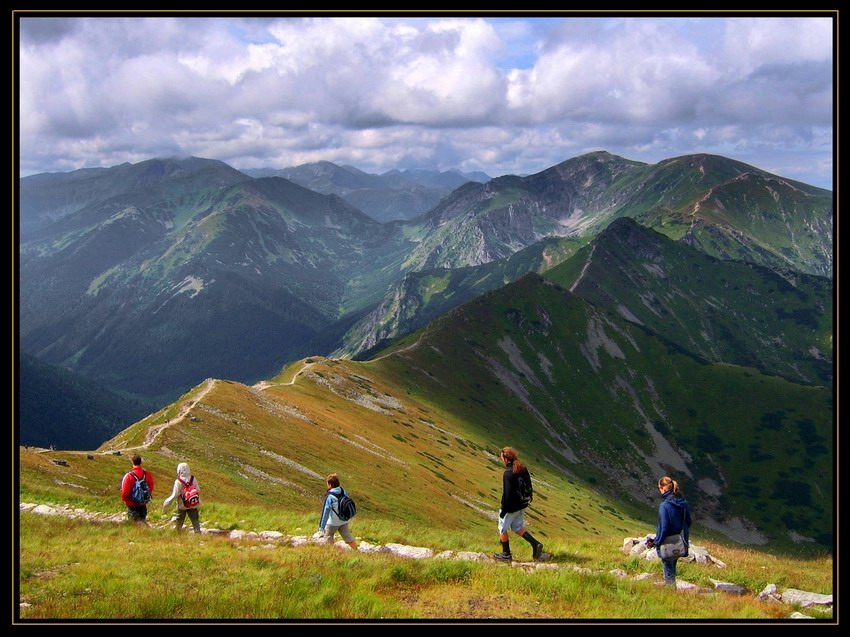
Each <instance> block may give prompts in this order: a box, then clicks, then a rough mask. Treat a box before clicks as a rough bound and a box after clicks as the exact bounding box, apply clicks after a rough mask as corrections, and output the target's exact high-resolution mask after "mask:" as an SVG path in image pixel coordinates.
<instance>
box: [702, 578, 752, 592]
mask: <svg viewBox="0 0 850 637" xmlns="http://www.w3.org/2000/svg"><path fill="white" fill-rule="evenodd" d="M709 579H711V578H709ZM711 583H712V584H714V589H715V590H718V591H724V592H726V593H732V594H733V595H743V594H744V593H746V592H747V589H746V588H744V587H743V586H740V585H738V584H732V583H731V582H721V581H719V580H716V579H712V580H711Z"/></svg>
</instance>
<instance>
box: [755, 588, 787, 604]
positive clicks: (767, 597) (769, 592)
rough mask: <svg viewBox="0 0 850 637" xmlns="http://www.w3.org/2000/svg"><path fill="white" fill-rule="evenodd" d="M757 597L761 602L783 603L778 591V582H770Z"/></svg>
mask: <svg viewBox="0 0 850 637" xmlns="http://www.w3.org/2000/svg"><path fill="white" fill-rule="evenodd" d="M757 599H758V600H759V601H761V602H774V603H776V604H781V603H782V600H781V599H780V598H779V595H777V593H776V584H768V585H767V586H765V587H764V590H763V591H762V592H761V593H759V594H758V596H757Z"/></svg>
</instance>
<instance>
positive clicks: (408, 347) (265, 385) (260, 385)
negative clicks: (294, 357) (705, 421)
mask: <svg viewBox="0 0 850 637" xmlns="http://www.w3.org/2000/svg"><path fill="white" fill-rule="evenodd" d="M430 327H431V326H430V324H429V325H428V327H426V328H425V330H424V331H423V332H422V333H421V334H420V335H419V338H417V339H416V340H415V341H414V342H413V343H411V344H410V345H406V346H405V347H402V348H401V349H396V350H393V351H392V352H388V353H386V354H383V355H381V356H378V357H377V358H372V359H370V360H368V361H363V362H364V363H374V362H375V361H379V360H381V359H382V358H386V357H388V356H393V355H395V354H399V353H401V352H406V351H408V350H411V349H413V348H415V347H418V346H419V343H421V342H422V338H423V337H424V336H425V334H427V333H428V330H429V329H430ZM316 362H317V361H311V362H309V363H308V362H304V363H303V364H302V365H301V369H299V370H298V371H297V372H295V375H294V376H293V377H292V380H288V381H286V382H285V383H272V382H269V381H267V380H261V381H260V382H259V383H255V384H254V385H252V387H253V388H254V389H258V390H260V391H263V390H264V389H268V388H269V387H280V386H281V385H294V384H295V381H296V379H297V378H298V377H299V376H300V375H301V374H303V373H304V372H305V371H307V368H308V367H312V366H313V365H315V364H316Z"/></svg>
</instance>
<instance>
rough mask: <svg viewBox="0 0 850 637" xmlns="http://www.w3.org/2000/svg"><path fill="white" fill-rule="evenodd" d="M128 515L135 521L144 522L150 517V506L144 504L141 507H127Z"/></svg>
mask: <svg viewBox="0 0 850 637" xmlns="http://www.w3.org/2000/svg"><path fill="white" fill-rule="evenodd" d="M127 517H128V518H130V519H131V520H132V521H133V522H144V521H145V518H147V517H148V507H147V506H145V505H144V504H143V505H142V506H140V507H127Z"/></svg>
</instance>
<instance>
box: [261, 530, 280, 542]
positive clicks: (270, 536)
mask: <svg viewBox="0 0 850 637" xmlns="http://www.w3.org/2000/svg"><path fill="white" fill-rule="evenodd" d="M260 537H261V538H262V539H264V540H282V539H283V533H281V532H280V531H262V532H261V533H260Z"/></svg>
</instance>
